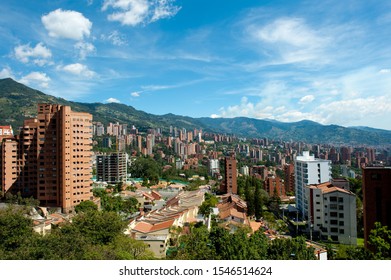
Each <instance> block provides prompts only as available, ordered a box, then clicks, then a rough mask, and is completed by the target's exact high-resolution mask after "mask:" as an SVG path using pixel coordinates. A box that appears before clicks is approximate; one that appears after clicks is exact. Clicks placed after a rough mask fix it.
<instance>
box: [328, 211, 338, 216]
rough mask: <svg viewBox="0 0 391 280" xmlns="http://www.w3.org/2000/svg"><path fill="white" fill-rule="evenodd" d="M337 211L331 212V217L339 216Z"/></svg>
mask: <svg viewBox="0 0 391 280" xmlns="http://www.w3.org/2000/svg"><path fill="white" fill-rule="evenodd" d="M337 216H338V215H337V212H330V217H337Z"/></svg>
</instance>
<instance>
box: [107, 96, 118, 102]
mask: <svg viewBox="0 0 391 280" xmlns="http://www.w3.org/2000/svg"><path fill="white" fill-rule="evenodd" d="M105 102H107V103H121V102H120V101H119V100H118V99H116V98H113V97H110V98H109V99H107V100H106V101H105Z"/></svg>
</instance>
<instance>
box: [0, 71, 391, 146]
mask: <svg viewBox="0 0 391 280" xmlns="http://www.w3.org/2000/svg"><path fill="white" fill-rule="evenodd" d="M38 103H56V104H62V105H69V106H71V107H72V110H73V111H80V112H88V113H90V114H92V115H93V118H94V121H99V122H102V123H104V124H108V123H109V122H119V123H126V124H128V125H129V126H131V125H135V126H136V127H137V128H139V129H140V130H141V131H145V130H146V129H148V128H163V129H165V130H166V131H167V130H168V128H169V127H170V126H174V127H177V128H186V129H194V128H197V129H203V130H204V131H207V132H212V133H213V132H215V133H223V134H234V135H236V136H240V137H247V138H250V137H267V138H270V139H281V140H285V141H291V140H292V141H304V142H307V143H330V144H351V145H359V144H363V145H389V144H391V131H388V130H381V129H373V128H368V127H352V128H348V127H342V126H337V125H321V124H319V123H316V122H312V121H307V120H304V121H300V122H293V123H283V122H278V121H273V120H259V119H252V118H244V117H238V118H191V117H186V116H178V115H174V114H166V115H154V114H150V113H146V112H143V111H141V110H137V109H135V108H134V107H132V106H128V105H124V104H119V103H107V104H103V103H80V102H72V101H68V100H65V99H63V98H58V97H54V96H50V95H47V94H45V93H43V92H41V91H38V90H35V89H32V88H29V87H27V86H25V85H23V84H20V83H18V82H16V81H14V80H12V79H10V78H7V79H1V80H0V125H8V124H11V125H12V126H13V127H14V128H15V130H17V128H18V127H20V126H21V125H22V124H23V120H24V119H26V118H31V117H34V116H36V112H37V104H38Z"/></svg>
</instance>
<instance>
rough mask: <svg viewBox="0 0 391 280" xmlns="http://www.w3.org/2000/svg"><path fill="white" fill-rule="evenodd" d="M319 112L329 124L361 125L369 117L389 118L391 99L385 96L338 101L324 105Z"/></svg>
mask: <svg viewBox="0 0 391 280" xmlns="http://www.w3.org/2000/svg"><path fill="white" fill-rule="evenodd" d="M317 110H318V111H319V112H321V114H322V115H324V118H325V121H326V122H327V123H338V124H349V125H351V124H353V123H354V122H358V123H360V121H361V122H362V120H363V119H366V118H367V117H369V116H370V117H374V116H389V115H390V114H391V98H390V97H389V96H386V95H384V96H377V97H366V98H363V97H360V98H355V99H348V100H337V101H334V102H330V103H328V104H322V105H320V106H319V107H318V108H317ZM386 119H388V118H386Z"/></svg>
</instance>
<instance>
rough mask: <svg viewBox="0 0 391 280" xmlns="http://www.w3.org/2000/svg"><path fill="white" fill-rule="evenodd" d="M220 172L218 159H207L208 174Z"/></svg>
mask: <svg viewBox="0 0 391 280" xmlns="http://www.w3.org/2000/svg"><path fill="white" fill-rule="evenodd" d="M218 173H220V163H219V160H218V159H210V160H209V174H210V175H212V176H214V175H215V174H218Z"/></svg>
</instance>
